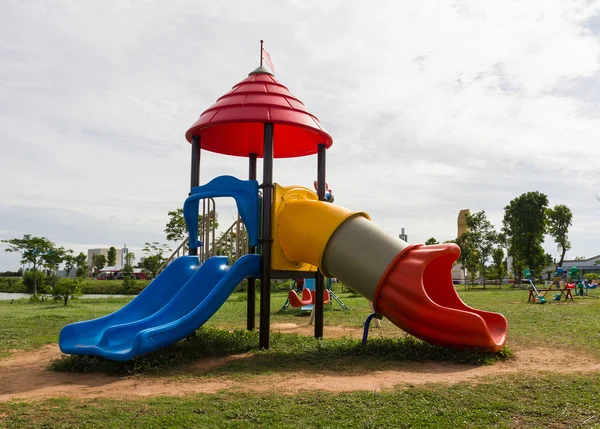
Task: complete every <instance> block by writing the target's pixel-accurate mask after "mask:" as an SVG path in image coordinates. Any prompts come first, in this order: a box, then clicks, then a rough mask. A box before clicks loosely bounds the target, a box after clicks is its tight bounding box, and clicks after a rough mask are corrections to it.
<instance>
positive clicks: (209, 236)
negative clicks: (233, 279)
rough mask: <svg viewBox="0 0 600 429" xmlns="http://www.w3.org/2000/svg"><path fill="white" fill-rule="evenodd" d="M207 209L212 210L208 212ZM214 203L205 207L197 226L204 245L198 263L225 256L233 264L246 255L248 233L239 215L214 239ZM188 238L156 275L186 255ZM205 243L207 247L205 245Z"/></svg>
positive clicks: (201, 247)
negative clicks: (205, 210) (205, 209)
mask: <svg viewBox="0 0 600 429" xmlns="http://www.w3.org/2000/svg"><path fill="white" fill-rule="evenodd" d="M209 209H212V211H211V210H209ZM211 213H215V212H214V201H213V203H212V205H210V206H208V207H207V212H206V213H204V212H203V215H202V219H203V221H202V222H201V224H200V225H199V236H200V239H201V241H202V242H203V243H204V245H203V246H200V247H199V248H198V258H199V259H200V263H204V262H205V261H206V260H207V259H209V258H211V257H213V256H227V257H228V258H229V263H230V264H233V263H235V261H237V260H238V259H239V258H241V257H242V256H244V255H246V254H248V232H247V231H246V226H245V225H244V222H243V220H242V218H241V217H240V215H239V214H238V217H237V219H236V220H235V221H234V222H233V223H232V224H231V225H230V226H229V228H227V229H226V230H225V232H223V233H222V234H221V235H219V237H218V238H215V228H212V222H213V220H214V214H211ZM188 242H189V237H187V236H186V237H185V239H184V240H183V241H182V242H181V243H180V244H179V246H177V248H176V249H175V250H174V251H173V253H172V254H171V255H170V256H169V258H168V259H167V260H166V261H165V262H164V263H163V264H162V265H161V267H160V268H159V269H158V273H160V272H161V271H163V270H164V269H165V268H166V267H167V265H169V264H170V263H171V262H173V261H174V260H175V259H176V258H179V257H180V256H183V255H185V254H187V252H188V246H187V244H188ZM207 243H208V244H209V245H207ZM158 273H157V275H158Z"/></svg>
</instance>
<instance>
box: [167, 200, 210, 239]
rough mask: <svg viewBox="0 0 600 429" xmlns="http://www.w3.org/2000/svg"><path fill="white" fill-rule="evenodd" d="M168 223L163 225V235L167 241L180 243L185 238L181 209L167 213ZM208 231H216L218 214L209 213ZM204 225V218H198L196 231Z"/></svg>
mask: <svg viewBox="0 0 600 429" xmlns="http://www.w3.org/2000/svg"><path fill="white" fill-rule="evenodd" d="M168 216H169V221H168V222H167V224H166V225H165V231H164V232H165V233H166V234H167V236H166V238H167V241H175V242H180V241H181V240H183V238H184V237H186V236H187V224H186V223H185V218H184V217H183V209H182V208H180V209H176V210H171V211H170V212H169V213H168ZM209 216H210V221H209V222H210V223H209V228H210V230H211V231H212V230H217V229H218V228H219V222H218V214H217V212H215V211H214V210H213V211H212V212H210V214H209ZM203 223H204V217H203V216H202V215H200V216H198V231H200V230H201V228H202V224H203Z"/></svg>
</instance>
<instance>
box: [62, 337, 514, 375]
mask: <svg viewBox="0 0 600 429" xmlns="http://www.w3.org/2000/svg"><path fill="white" fill-rule="evenodd" d="M250 351H252V352H254V353H253V354H252V355H251V356H249V357H248V358H245V359H241V360H235V361H233V362H231V363H228V364H225V365H223V366H220V367H218V368H216V369H214V370H212V371H209V372H207V371H202V374H201V375H202V376H203V377H207V376H214V375H228V376H232V375H237V376H239V375H245V376H248V375H257V374H263V375H264V374H267V373H271V372H273V373H275V372H278V373H281V372H296V371H299V370H302V371H304V372H306V371H308V372H321V371H323V370H329V371H348V370H352V371H356V370H357V368H377V370H381V369H383V368H385V367H386V366H389V365H393V364H394V363H395V362H398V361H426V360H430V361H445V362H455V363H470V364H476V365H485V364H492V363H495V362H497V361H498V360H504V359H508V358H510V357H511V352H510V350H508V349H507V348H505V349H503V350H502V351H501V352H499V353H481V352H477V351H470V350H451V349H447V348H443V347H438V346H433V345H430V344H427V343H425V342H423V341H420V340H417V339H415V338H413V337H410V336H407V337H404V338H399V339H395V338H376V339H373V340H371V341H369V342H368V343H367V345H366V346H363V345H362V343H361V341H360V340H355V339H349V338H341V339H324V340H321V341H318V340H316V339H315V338H313V337H308V336H304V335H296V334H281V333H274V334H273V335H272V336H271V342H270V347H269V350H266V351H264V350H263V351H259V350H258V332H256V331H254V332H249V331H246V330H235V331H227V330H221V329H216V328H211V327H203V328H201V329H199V330H198V331H197V333H196V335H195V336H194V337H191V338H189V339H186V340H183V341H180V342H179V343H177V344H174V345H172V346H170V347H166V348H164V349H162V350H159V351H156V352H153V353H150V354H148V355H145V356H138V357H136V358H134V359H132V360H131V361H128V362H113V361H109V360H105V359H102V358H99V357H95V356H75V355H73V356H64V357H63V358H61V359H59V360H56V361H54V362H53V363H52V365H51V368H52V369H53V370H55V371H69V372H103V373H106V374H111V375H133V374H157V375H164V372H165V371H172V372H173V371H176V370H177V369H178V368H183V370H184V371H185V370H186V368H185V364H189V363H191V362H195V361H197V360H198V359H201V358H204V357H216V356H227V355H233V354H240V353H245V352H250ZM307 362H310V365H307ZM366 372H368V371H366ZM191 375H192V376H196V375H195V374H191Z"/></svg>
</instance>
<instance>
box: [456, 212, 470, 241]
mask: <svg viewBox="0 0 600 429" xmlns="http://www.w3.org/2000/svg"><path fill="white" fill-rule="evenodd" d="M468 214H471V210H469V209H462V210H461V211H459V212H458V219H457V220H456V226H457V231H456V237H460V236H461V235H463V234H464V233H465V232H467V230H468V229H469V228H467V218H466V215H468Z"/></svg>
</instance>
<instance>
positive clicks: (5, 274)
mask: <svg viewBox="0 0 600 429" xmlns="http://www.w3.org/2000/svg"><path fill="white" fill-rule="evenodd" d="M22 276H23V269H22V268H19V269H18V270H17V271H0V277H22Z"/></svg>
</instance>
